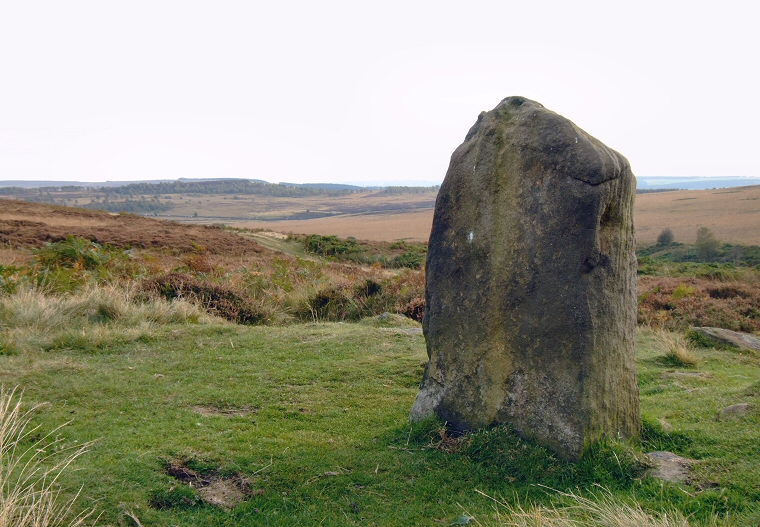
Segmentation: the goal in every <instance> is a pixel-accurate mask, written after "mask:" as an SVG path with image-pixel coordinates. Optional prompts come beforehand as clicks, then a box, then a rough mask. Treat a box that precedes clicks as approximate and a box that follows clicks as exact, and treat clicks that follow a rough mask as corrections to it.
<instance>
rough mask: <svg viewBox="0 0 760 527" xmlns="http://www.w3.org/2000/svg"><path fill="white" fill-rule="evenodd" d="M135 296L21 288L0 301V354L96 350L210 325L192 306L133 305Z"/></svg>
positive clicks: (107, 290) (124, 291) (102, 290)
mask: <svg viewBox="0 0 760 527" xmlns="http://www.w3.org/2000/svg"><path fill="white" fill-rule="evenodd" d="M137 294H138V293H137V291H136V289H130V288H125V287H119V286H115V285H108V286H101V287H89V288H87V289H84V290H81V291H79V292H76V293H72V294H67V295H49V294H46V293H45V292H44V291H41V290H39V289H33V288H24V289H21V290H19V291H17V292H16V293H14V294H12V295H5V296H0V353H6V354H8V353H20V352H28V351H32V350H39V349H57V348H82V347H94V348H98V347H103V346H106V345H107V344H108V343H109V342H114V341H119V342H133V341H135V340H139V339H141V338H142V339H144V338H148V337H150V335H151V334H152V332H153V330H154V328H155V327H156V326H157V325H160V324H170V323H202V322H208V321H210V320H211V318H210V317H209V316H208V315H207V314H206V312H205V311H204V310H203V308H201V307H199V306H196V305H194V304H192V303H190V302H187V301H184V300H176V301H173V302H169V301H166V300H163V299H160V298H156V299H151V300H149V301H137V300H136V297H137Z"/></svg>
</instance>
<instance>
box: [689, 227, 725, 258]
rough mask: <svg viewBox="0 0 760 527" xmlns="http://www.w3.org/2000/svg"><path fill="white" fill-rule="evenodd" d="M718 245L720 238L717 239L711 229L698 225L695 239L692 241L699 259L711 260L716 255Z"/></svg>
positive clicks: (719, 244)
mask: <svg viewBox="0 0 760 527" xmlns="http://www.w3.org/2000/svg"><path fill="white" fill-rule="evenodd" d="M720 247H721V243H720V240H718V238H717V237H716V236H715V233H714V232H713V231H711V230H710V229H708V228H707V227H700V228H699V229H698V230H697V241H696V242H695V243H694V249H695V251H696V252H697V257H698V258H699V259H700V261H703V262H711V261H713V260H714V259H715V258H716V257H717V256H718V250H719V249H720Z"/></svg>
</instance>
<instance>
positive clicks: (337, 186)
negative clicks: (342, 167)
mask: <svg viewBox="0 0 760 527" xmlns="http://www.w3.org/2000/svg"><path fill="white" fill-rule="evenodd" d="M280 185H285V186H286V187H309V188H320V189H323V190H376V189H381V188H383V187H360V186H358V185H348V184H346V183H285V182H281V183H280Z"/></svg>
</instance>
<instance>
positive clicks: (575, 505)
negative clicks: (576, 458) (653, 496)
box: [475, 488, 727, 527]
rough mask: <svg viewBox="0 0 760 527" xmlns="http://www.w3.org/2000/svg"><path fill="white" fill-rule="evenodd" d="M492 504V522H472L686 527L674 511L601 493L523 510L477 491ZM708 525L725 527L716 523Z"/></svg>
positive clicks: (572, 495) (569, 495)
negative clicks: (646, 507) (654, 509)
mask: <svg viewBox="0 0 760 527" xmlns="http://www.w3.org/2000/svg"><path fill="white" fill-rule="evenodd" d="M478 492H479V493H480V494H481V495H483V496H485V497H487V498H489V499H491V500H493V502H494V503H495V513H494V517H493V518H492V519H488V520H484V521H482V522H481V521H475V524H476V525H481V526H484V527H507V526H509V527H690V525H691V524H690V523H689V521H688V520H687V519H686V518H685V517H684V515H683V514H682V513H680V512H679V511H677V510H671V511H668V512H659V513H655V512H647V511H645V510H644V509H643V508H642V507H641V505H639V504H638V503H635V502H634V503H627V502H625V501H623V500H621V499H620V498H617V497H615V496H613V495H612V493H610V492H609V491H608V490H606V489H603V488H602V489H601V490H598V491H596V492H594V493H592V494H591V495H590V496H588V497H587V496H582V495H581V494H579V493H577V492H572V491H570V492H560V493H558V494H559V495H560V496H562V497H563V498H565V499H566V500H568V501H569V502H570V504H569V505H566V506H559V507H557V506H552V505H549V506H541V505H537V506H532V507H528V508H527V509H526V508H524V507H522V506H521V505H512V504H510V503H509V502H507V501H504V500H499V499H497V498H493V497H491V496H488V495H487V494H485V493H483V492H480V491H478ZM712 525H727V523H726V522H719V521H718V520H717V519H716V520H715V521H713V523H712Z"/></svg>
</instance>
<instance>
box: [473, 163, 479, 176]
mask: <svg viewBox="0 0 760 527" xmlns="http://www.w3.org/2000/svg"><path fill="white" fill-rule="evenodd" d="M476 168H478V164H477V163H475V164H474V165H472V173H473V174H474V173H475V169H476Z"/></svg>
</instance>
